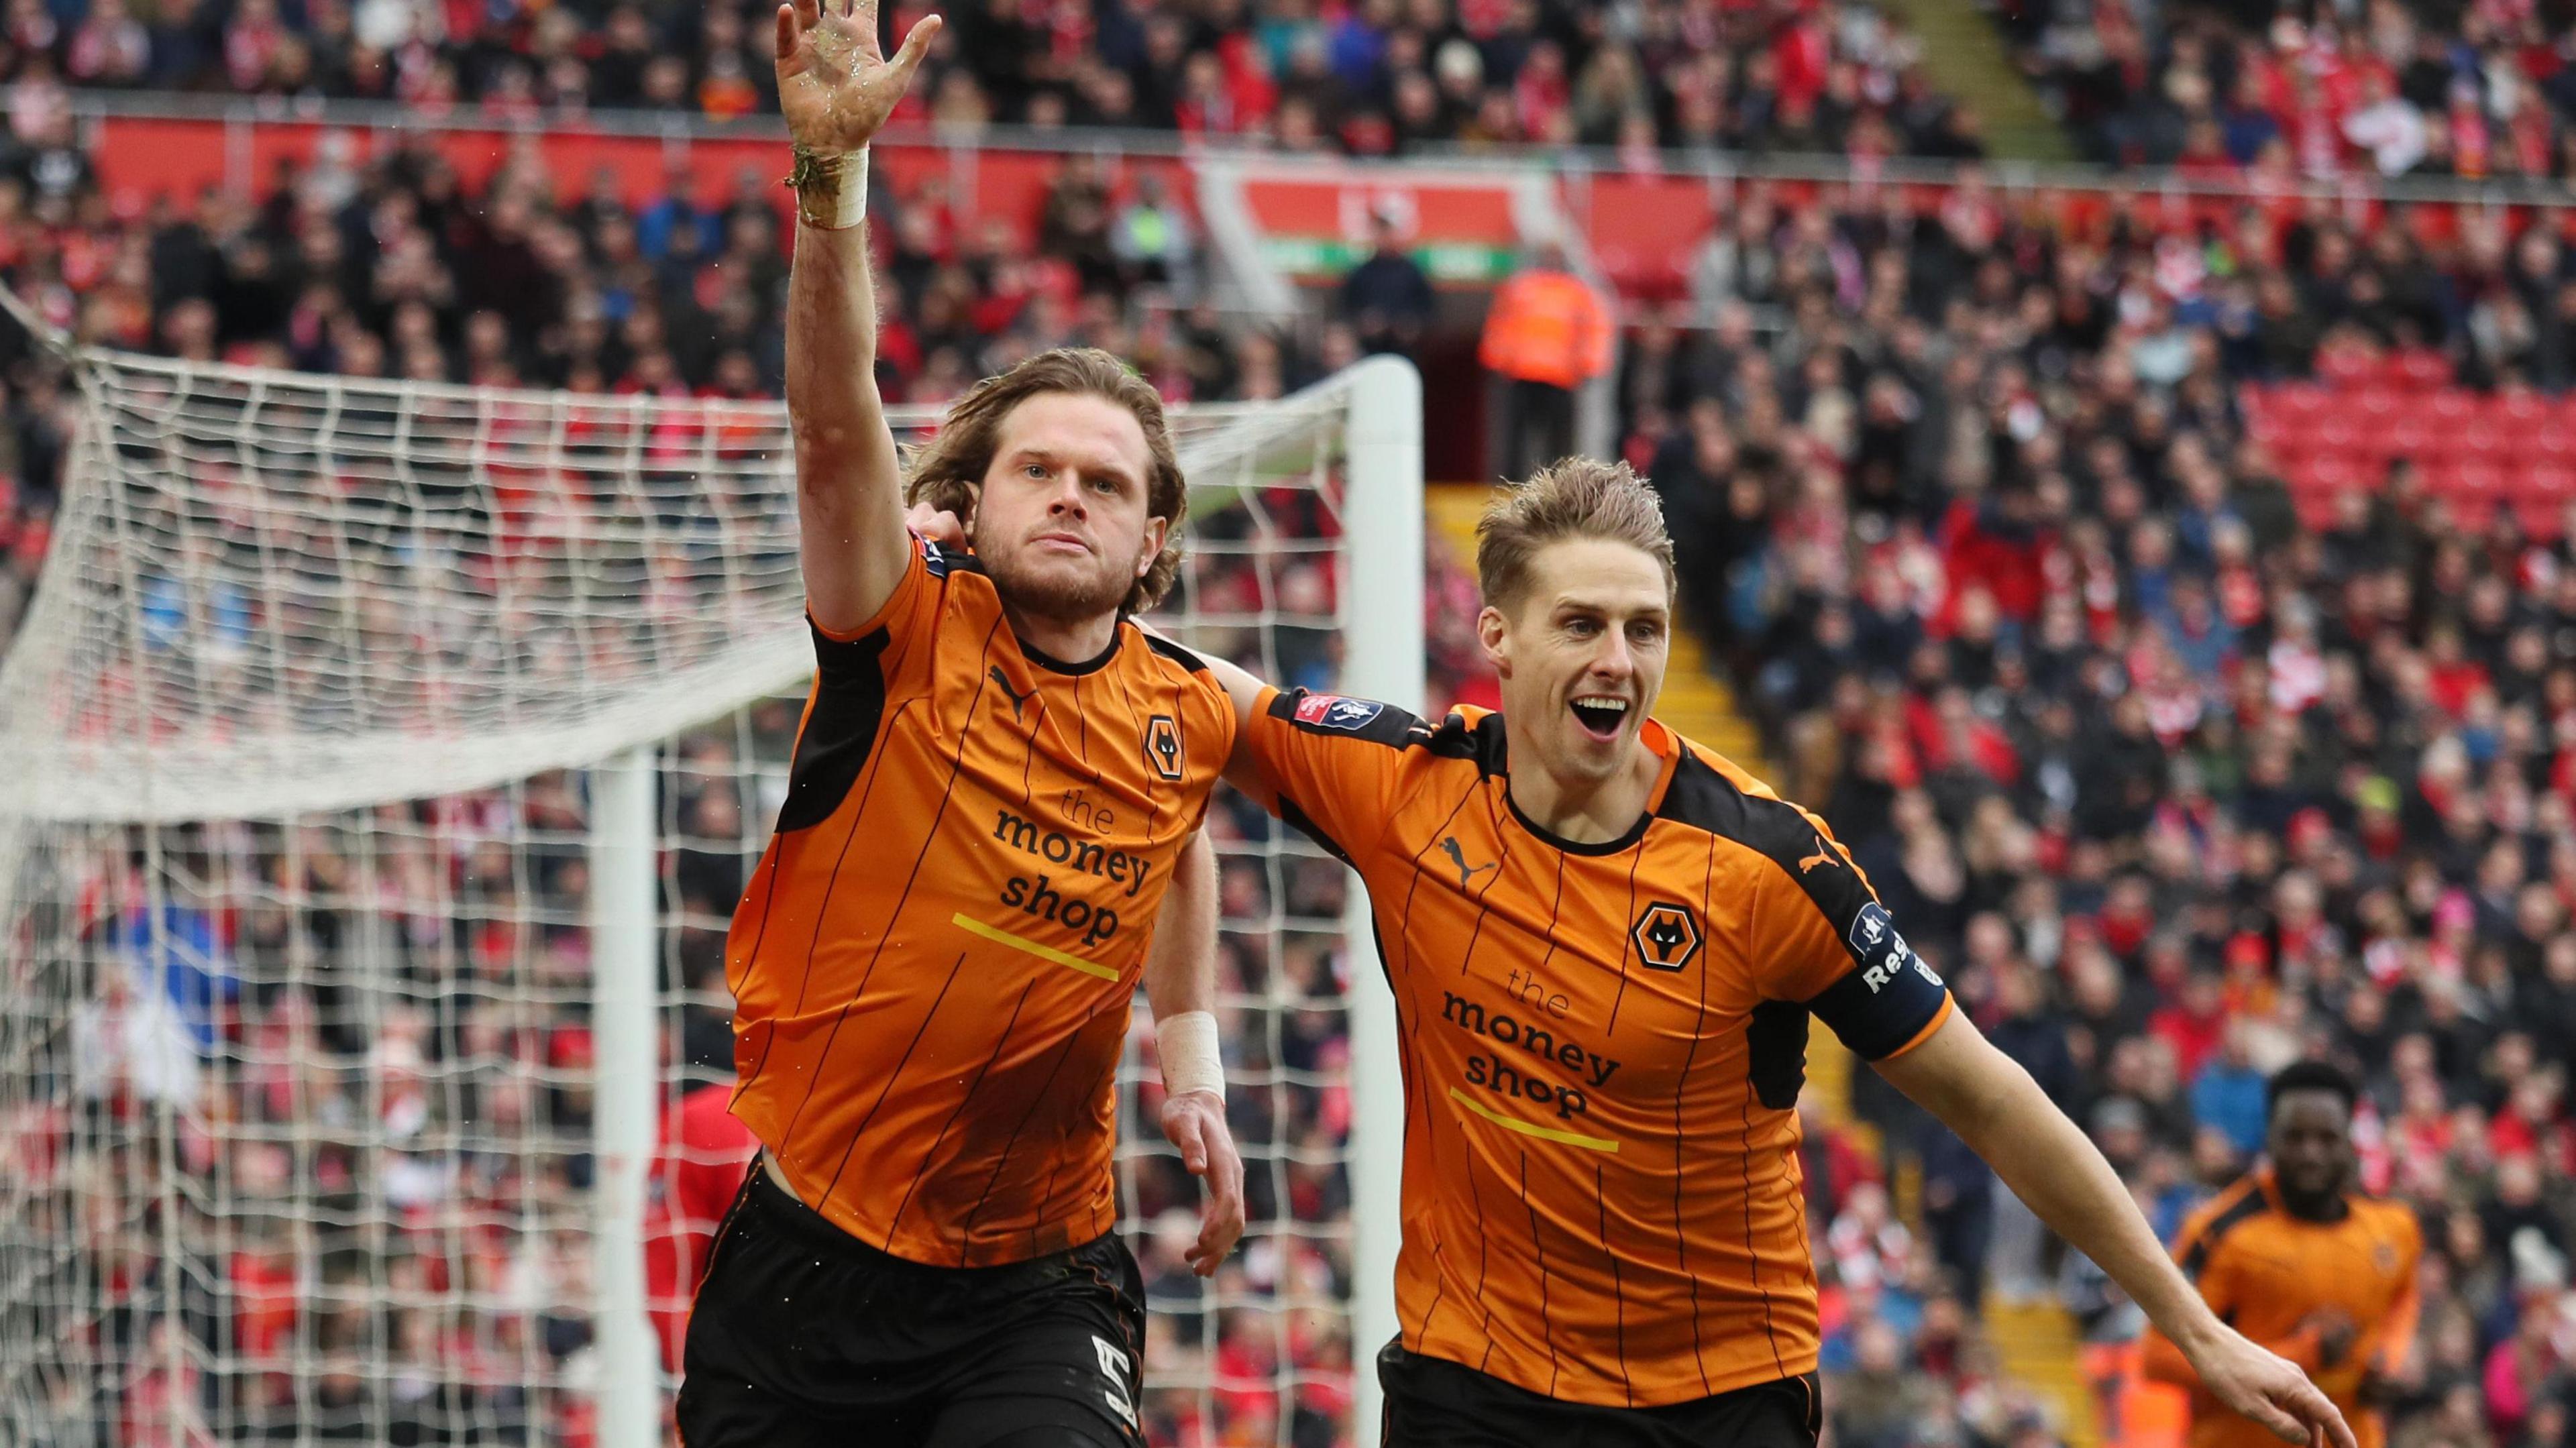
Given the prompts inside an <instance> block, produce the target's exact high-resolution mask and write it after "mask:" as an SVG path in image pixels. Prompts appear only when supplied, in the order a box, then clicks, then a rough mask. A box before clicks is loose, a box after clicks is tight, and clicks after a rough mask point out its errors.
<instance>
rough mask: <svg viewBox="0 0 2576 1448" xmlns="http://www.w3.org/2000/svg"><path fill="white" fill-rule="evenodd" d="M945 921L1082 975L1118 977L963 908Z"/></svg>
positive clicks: (1112, 972)
mask: <svg viewBox="0 0 2576 1448" xmlns="http://www.w3.org/2000/svg"><path fill="white" fill-rule="evenodd" d="M948 921H949V923H950V924H952V925H954V926H956V927H957V928H958V929H960V930H963V931H965V932H966V933H967V934H969V935H980V936H983V937H984V938H985V939H986V940H991V941H996V942H999V943H1000V944H1003V945H1007V946H1009V947H1011V948H1012V949H1013V950H1025V951H1027V952H1028V953H1029V954H1031V955H1034V956H1036V957H1037V958H1038V959H1040V960H1052V961H1054V962H1055V963H1056V964H1058V965H1061V966H1063V967H1064V968H1066V969H1067V970H1078V971H1081V972H1082V973H1083V974H1084V975H1096V976H1098V977H1100V978H1101V979H1102V980H1116V979H1117V978H1118V972H1116V971H1114V970H1111V969H1110V968H1109V967H1107V966H1105V965H1101V964H1098V963H1096V962H1093V961H1088V960H1085V959H1083V958H1082V957H1081V956H1079V955H1067V954H1065V953H1064V952H1063V951H1061V950H1058V949H1056V948H1055V947H1054V946H1052V945H1041V944H1039V943H1038V942H1037V941H1034V940H1031V939H1029V938H1028V937H1027V936H1025V935H1013V934H1012V933H1011V932H1009V931H1007V930H1004V929H1003V928H1002V927H1000V926H998V925H987V924H985V923H984V922H983V921H981V920H978V919H976V918H975V917H974V916H972V915H969V914H967V913H965V912H964V911H962V910H961V911H959V912H958V913H957V914H954V915H951V916H949V917H948Z"/></svg>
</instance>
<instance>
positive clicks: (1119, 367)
mask: <svg viewBox="0 0 2576 1448" xmlns="http://www.w3.org/2000/svg"><path fill="white" fill-rule="evenodd" d="M1048 392H1066V393H1072V394H1074V395H1076V396H1081V397H1099V398H1105V399H1107V400H1108V401H1110V402H1114V403H1116V404H1117V405H1119V406H1120V407H1123V408H1125V409H1127V410H1128V411H1129V412H1131V413H1133V414H1135V417H1136V425H1137V426H1138V427H1140V428H1142V429H1144V433H1145V452H1146V454H1147V456H1148V457H1149V458H1150V460H1151V461H1150V464H1149V466H1150V472H1149V473H1148V474H1147V476H1146V478H1145V511H1146V513H1147V514H1148V515H1150V516H1152V517H1156V518H1161V519H1163V520H1164V521H1165V522H1166V523H1168V524H1169V525H1170V526H1169V527H1168V528H1167V529H1166V530H1165V531H1164V534H1163V539H1164V541H1163V551H1162V552H1161V553H1159V554H1157V555H1155V558H1154V564H1153V566H1152V567H1151V568H1148V569H1146V570H1145V576H1144V577H1142V578H1139V579H1137V580H1136V585H1135V587H1133V588H1130V589H1128V590H1127V597H1126V599H1125V600H1124V601H1123V602H1121V603H1120V604H1119V606H1118V607H1119V610H1120V611H1121V612H1123V613H1143V612H1144V611H1145V610H1147V609H1149V608H1152V607H1153V606H1154V605H1155V604H1157V603H1160V602H1162V600H1163V595H1164V594H1165V593H1167V592H1169V591H1170V590H1171V587H1172V580H1173V579H1174V578H1176V577H1178V576H1179V575H1180V571H1181V546H1180V543H1179V542H1178V541H1177V540H1178V539H1179V538H1180V536H1181V519H1182V518H1183V517H1185V516H1186V515H1187V514H1188V513H1189V509H1190V491H1189V485H1188V482H1187V480H1186V479H1184V478H1183V477H1182V476H1181V461H1180V457H1179V456H1178V454H1177V453H1176V452H1175V451H1174V450H1173V447H1172V430H1171V425H1170V424H1169V422H1168V421H1166V420H1165V418H1164V416H1163V399H1162V397H1161V396H1160V395H1159V394H1158V393H1156V392H1155V391H1154V387H1153V384H1152V383H1149V382H1147V381H1146V380H1145V379H1144V378H1142V377H1139V376H1137V375H1136V372H1135V369H1133V368H1131V367H1129V366H1128V365H1127V364H1126V363H1124V362H1121V361H1119V360H1118V359H1117V358H1116V357H1113V356H1111V355H1110V354H1109V353H1107V352H1103V351H1101V350H1100V349H1099V348H1097V347H1058V348H1056V349H1054V350H1053V351H1049V352H1040V353H1038V354H1037V355H1036V356H1034V357H1029V358H1026V359H1024V360H1023V361H1021V362H1020V364H1019V365H1018V366H1016V367H1013V368H1012V369H1011V370H1010V371H1008V372H1004V373H1000V374H998V375H996V376H992V377H987V378H985V379H984V380H983V381H981V382H978V383H976V384H975V385H974V387H972V388H971V389H969V390H968V391H967V393H966V395H965V396H964V397H961V398H959V399H957V402H956V404H955V405H954V406H952V407H950V408H949V409H948V415H947V416H946V417H945V418H943V419H941V420H940V425H939V431H938V433H937V434H936V435H935V436H933V437H932V438H931V439H930V441H928V442H926V443H924V444H922V445H921V447H920V448H918V449H917V450H915V451H914V453H913V455H912V466H911V470H910V474H909V476H908V477H907V478H906V479H905V481H904V494H903V496H904V501H905V502H906V503H928V504H930V505H932V506H933V507H936V508H938V509H940V510H941V511H943V512H949V513H954V514H956V515H957V517H958V521H960V522H972V521H973V520H974V516H975V490H976V489H978V488H980V487H982V486H983V485H984V474H985V473H986V472H988V471H990V470H991V468H992V466H993V454H994V452H995V451H996V450H998V449H999V448H1000V447H1001V444H1002V421H1003V419H1004V418H1007V417H1009V416H1010V415H1011V410H1012V409H1013V408H1016V407H1018V406H1019V405H1020V404H1021V403H1023V402H1026V401H1028V400H1029V399H1030V398H1032V397H1036V396H1038V395H1040V394H1042V393H1048Z"/></svg>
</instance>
